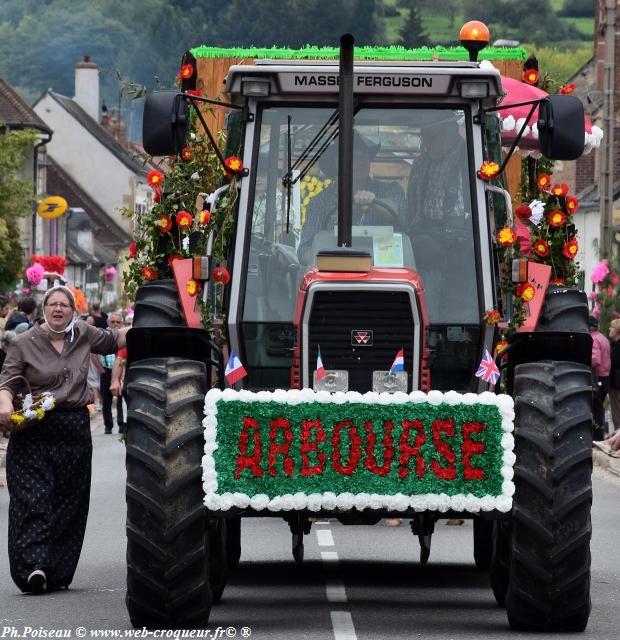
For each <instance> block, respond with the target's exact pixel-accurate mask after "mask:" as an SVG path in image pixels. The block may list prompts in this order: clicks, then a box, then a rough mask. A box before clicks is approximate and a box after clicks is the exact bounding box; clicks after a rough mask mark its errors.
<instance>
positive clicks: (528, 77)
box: [521, 69, 540, 85]
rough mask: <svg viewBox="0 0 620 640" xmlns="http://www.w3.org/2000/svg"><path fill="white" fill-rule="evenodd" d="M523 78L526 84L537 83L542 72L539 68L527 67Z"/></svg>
mask: <svg viewBox="0 0 620 640" xmlns="http://www.w3.org/2000/svg"><path fill="white" fill-rule="evenodd" d="M521 78H522V80H523V82H525V83H526V84H531V85H537V84H538V81H539V80H540V72H539V71H538V70H537V69H526V70H525V71H524V72H523V75H522V76H521Z"/></svg>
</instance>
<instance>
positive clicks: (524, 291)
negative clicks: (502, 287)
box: [517, 282, 536, 302]
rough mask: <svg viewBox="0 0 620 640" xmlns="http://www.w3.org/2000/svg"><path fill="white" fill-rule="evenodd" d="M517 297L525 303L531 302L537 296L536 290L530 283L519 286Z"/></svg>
mask: <svg viewBox="0 0 620 640" xmlns="http://www.w3.org/2000/svg"><path fill="white" fill-rule="evenodd" d="M517 295H518V296H519V298H521V300H523V301H524V302H531V301H532V300H533V299H534V296H535V295H536V289H534V287H533V285H531V284H530V283H529V282H524V283H522V284H518V285H517Z"/></svg>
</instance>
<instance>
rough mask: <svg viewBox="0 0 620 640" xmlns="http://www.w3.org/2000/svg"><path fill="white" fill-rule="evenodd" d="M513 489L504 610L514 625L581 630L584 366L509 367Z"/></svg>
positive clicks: (586, 532)
mask: <svg viewBox="0 0 620 640" xmlns="http://www.w3.org/2000/svg"><path fill="white" fill-rule="evenodd" d="M515 374H516V375H515V414H516V418H515V454H516V464H515V475H514V480H515V495H514V501H513V509H512V545H511V562H510V582H509V585H508V593H507V596H506V612H507V614H508V621H509V623H510V626H511V627H512V628H513V629H519V630H524V629H527V630H538V631H553V632H556V631H583V630H584V629H585V627H586V625H587V623H588V617H589V615H590V609H591V601H590V537H591V531H592V527H591V520H590V509H591V506H592V479H591V474H592V431H591V424H592V406H591V398H592V392H591V391H592V390H591V382H590V380H591V374H590V368H589V367H586V366H584V365H581V364H576V363H573V362H551V361H543V362H534V363H527V364H522V365H519V366H518V367H517V368H516V371H515Z"/></svg>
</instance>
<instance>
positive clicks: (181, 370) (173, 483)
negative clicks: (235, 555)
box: [126, 358, 212, 629]
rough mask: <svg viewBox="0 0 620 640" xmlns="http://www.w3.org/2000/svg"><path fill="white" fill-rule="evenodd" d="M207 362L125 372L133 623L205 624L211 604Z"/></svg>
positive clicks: (137, 365)
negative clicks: (205, 481) (205, 470)
mask: <svg viewBox="0 0 620 640" xmlns="http://www.w3.org/2000/svg"><path fill="white" fill-rule="evenodd" d="M205 379H206V378H205V366H204V364H203V363H201V362H197V361H194V360H184V359H181V358H151V359H145V360H138V361H136V362H134V363H133V364H132V365H131V367H130V368H129V372H128V420H127V422H128V428H127V454H126V465H127V596H126V603H127V610H128V611H129V617H130V619H131V623H132V624H133V626H134V627H146V628H148V629H156V628H173V629H188V628H198V627H204V626H205V625H207V623H208V622H209V613H210V611H211V600H212V596H211V588H210V586H209V571H208V541H209V532H208V529H207V518H206V509H205V507H204V503H203V493H204V492H203V487H202V457H203V455H204V437H203V428H202V416H203V405H204V396H205Z"/></svg>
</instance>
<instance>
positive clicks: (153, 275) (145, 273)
mask: <svg viewBox="0 0 620 640" xmlns="http://www.w3.org/2000/svg"><path fill="white" fill-rule="evenodd" d="M141 273H142V277H143V278H144V279H145V280H147V281H149V282H150V281H152V280H156V279H157V269H155V268H153V267H143V268H142V271H141Z"/></svg>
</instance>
